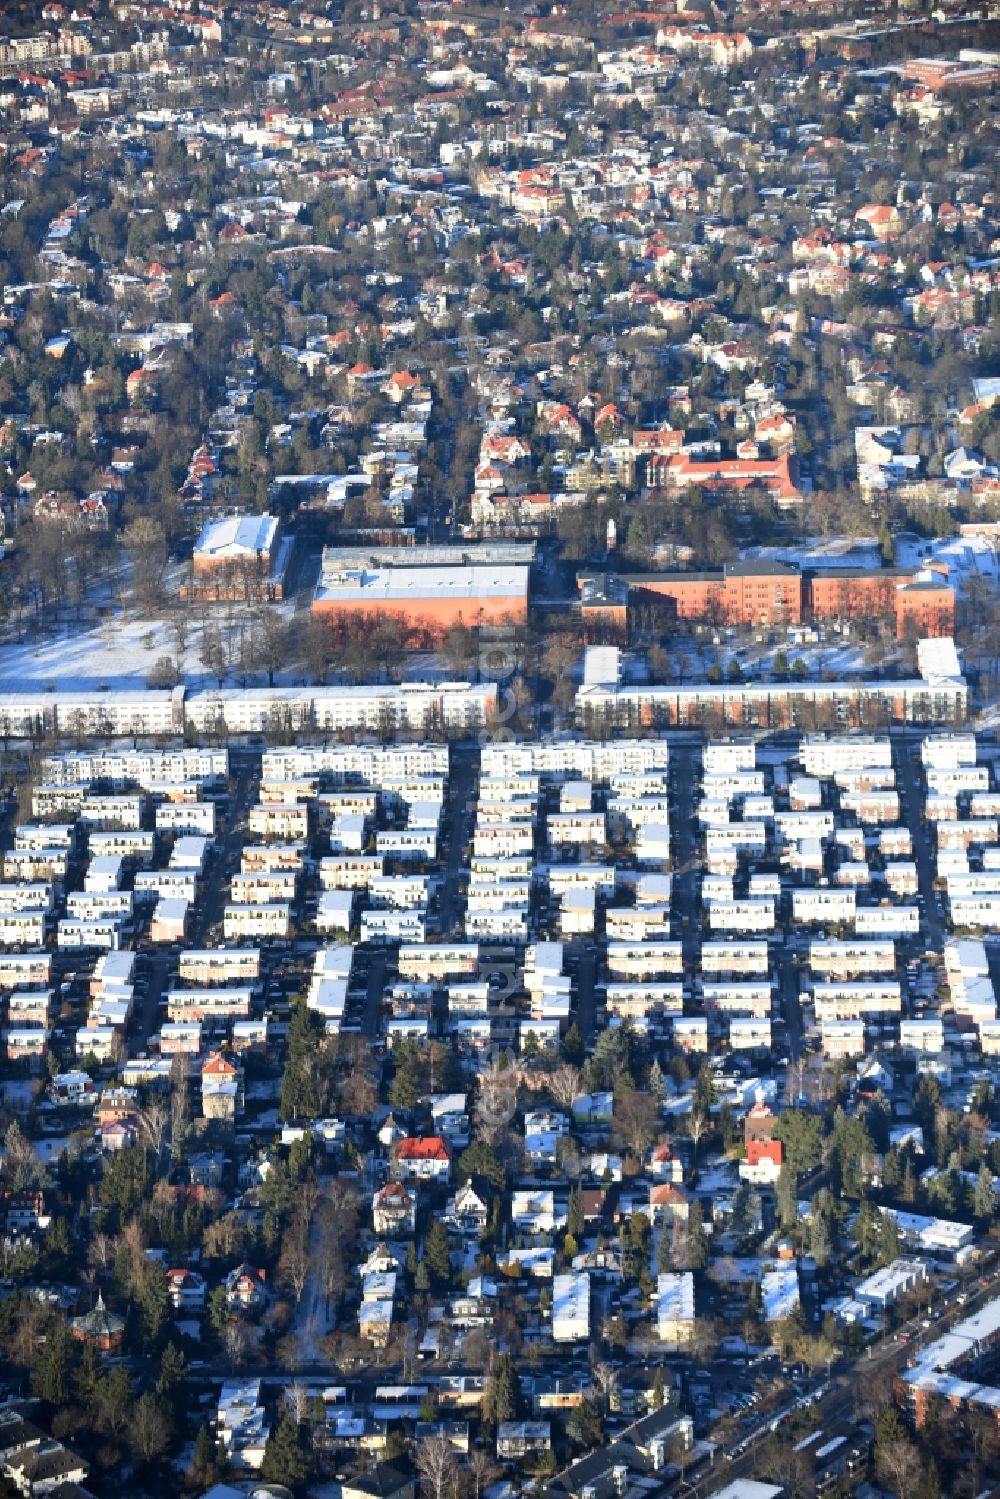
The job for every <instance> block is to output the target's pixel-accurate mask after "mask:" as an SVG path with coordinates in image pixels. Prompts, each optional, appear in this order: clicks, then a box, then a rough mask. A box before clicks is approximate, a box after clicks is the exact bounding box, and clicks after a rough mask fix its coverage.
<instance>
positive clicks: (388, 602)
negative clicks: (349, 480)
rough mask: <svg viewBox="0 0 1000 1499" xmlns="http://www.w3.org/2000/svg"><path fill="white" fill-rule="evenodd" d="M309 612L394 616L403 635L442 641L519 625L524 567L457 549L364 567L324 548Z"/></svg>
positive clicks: (424, 551) (418, 551)
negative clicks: (455, 632) (459, 632)
mask: <svg viewBox="0 0 1000 1499" xmlns="http://www.w3.org/2000/svg"><path fill="white" fill-rule="evenodd" d="M313 613H314V614H317V615H320V616H325V617H327V618H334V617H336V616H337V615H345V614H396V615H399V616H400V617H401V619H402V620H403V621H404V623H405V625H406V627H407V628H408V629H410V630H425V631H427V633H428V634H431V635H434V636H440V635H442V634H443V633H444V632H445V631H446V630H449V629H451V627H452V626H453V625H457V624H464V625H468V626H469V627H473V626H476V625H499V624H523V623H524V621H525V620H526V619H527V615H528V566H527V564H526V562H521V561H510V560H508V559H507V557H506V556H504V555H500V554H498V555H497V556H496V557H493V556H491V555H490V554H489V553H488V552H486V553H485V554H483V555H482V556H479V555H476V554H475V553H473V554H471V555H470V554H469V553H468V552H466V551H465V550H463V549H462V548H461V547H430V548H412V549H411V550H410V551H409V553H406V552H402V551H397V552H396V553H394V554H393V555H392V556H386V557H384V558H383V557H378V556H373V557H372V558H371V559H370V560H368V561H364V560H361V559H359V558H358V557H357V555H356V554H351V553H348V554H346V555H345V554H344V553H342V552H340V551H339V550H338V549H336V548H328V549H327V550H326V551H325V552H324V554H323V566H322V569H321V572H320V578H319V582H318V583H317V585H316V594H315V597H314V599H313Z"/></svg>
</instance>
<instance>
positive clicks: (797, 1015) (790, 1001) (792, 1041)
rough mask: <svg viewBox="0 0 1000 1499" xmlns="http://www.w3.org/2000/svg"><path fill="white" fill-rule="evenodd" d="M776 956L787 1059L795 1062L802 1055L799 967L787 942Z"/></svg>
mask: <svg viewBox="0 0 1000 1499" xmlns="http://www.w3.org/2000/svg"><path fill="white" fill-rule="evenodd" d="M777 957H778V996H779V1003H780V1004H781V1013H782V1014H783V1015H784V1017H785V1024H786V1025H787V1027H788V1060H789V1062H790V1063H794V1062H797V1061H798V1059H799V1057H800V1056H801V1055H802V1006H801V1004H800V1002H799V969H798V964H797V963H796V962H795V956H794V954H793V953H792V952H791V951H790V950H789V947H788V944H787V942H783V943H782V944H781V948H780V950H779V952H778V954H777Z"/></svg>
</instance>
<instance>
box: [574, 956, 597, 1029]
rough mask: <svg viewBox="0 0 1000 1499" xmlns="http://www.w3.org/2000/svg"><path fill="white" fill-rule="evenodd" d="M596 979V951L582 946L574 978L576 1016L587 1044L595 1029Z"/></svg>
mask: <svg viewBox="0 0 1000 1499" xmlns="http://www.w3.org/2000/svg"><path fill="white" fill-rule="evenodd" d="M596 981H597V953H596V952H595V951H594V950H593V949H590V950H589V951H588V949H587V948H584V949H583V950H582V952H581V953H580V967H579V969H578V971H577V978H576V1018H577V1024H578V1025H579V1027H580V1030H581V1031H582V1032H583V1039H584V1040H585V1041H586V1042H587V1045H588V1046H589V1045H590V1044H591V1042H592V1041H593V1040H594V1033H595V1031H596V1029H597V995H596V994H595V992H594V985H595V983H596Z"/></svg>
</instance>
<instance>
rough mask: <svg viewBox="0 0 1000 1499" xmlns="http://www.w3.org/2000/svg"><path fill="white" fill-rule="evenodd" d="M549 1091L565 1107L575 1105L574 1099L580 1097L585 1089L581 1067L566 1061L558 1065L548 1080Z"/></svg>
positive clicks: (568, 1107)
mask: <svg viewBox="0 0 1000 1499" xmlns="http://www.w3.org/2000/svg"><path fill="white" fill-rule="evenodd" d="M548 1088H549V1092H550V1093H551V1094H552V1097H553V1098H554V1099H555V1101H556V1103H558V1104H560V1105H561V1106H562V1107H563V1108H564V1109H570V1108H572V1107H573V1101H574V1099H577V1098H579V1097H580V1094H581V1093H582V1092H583V1091H584V1089H583V1074H582V1073H581V1072H580V1069H579V1067H574V1066H573V1065H572V1064H571V1063H569V1062H565V1063H564V1064H563V1066H562V1067H557V1068H556V1070H555V1072H553V1073H551V1074H550V1076H549V1081H548Z"/></svg>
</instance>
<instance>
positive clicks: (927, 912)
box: [893, 736, 945, 952]
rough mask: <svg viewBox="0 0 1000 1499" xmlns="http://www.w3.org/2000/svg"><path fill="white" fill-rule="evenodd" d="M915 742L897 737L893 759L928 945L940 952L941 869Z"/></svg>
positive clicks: (942, 922) (941, 925)
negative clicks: (930, 829)
mask: <svg viewBox="0 0 1000 1499" xmlns="http://www.w3.org/2000/svg"><path fill="white" fill-rule="evenodd" d="M914 747H915V746H914V744H913V741H910V740H907V739H904V738H902V737H901V736H899V737H894V742H893V759H894V761H895V765H896V784H897V786H898V788H899V792H900V799H901V801H902V803H903V806H902V808H901V811H902V815H903V817H904V818H905V820H906V824H907V826H908V827H909V829H910V836H911V838H912V839H913V857H914V859H915V860H916V864H917V882H918V886H919V889H920V894H921V897H922V899H923V903H924V909H923V916H922V920H921V926H922V928H923V931H924V934H925V936H926V937H927V939H928V942H927V945H928V946H929V947H933V948H934V949H935V950H936V951H938V952H940V951H941V950H942V948H943V947H944V938H945V929H944V921H943V919H942V916H941V909H940V906H939V905H938V897H937V895H936V893H935V890H934V875H935V873H936V868H937V860H936V858H935V850H934V845H933V843H932V841H931V838H930V835H929V832H928V826H929V825H928V823H926V822H925V821H924V818H923V815H922V808H923V804H924V796H923V787H922V786H921V784H920V775H919V772H918V770H917V762H915V761H914V758H913V754H912V750H913V748H914Z"/></svg>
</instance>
